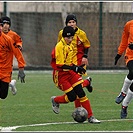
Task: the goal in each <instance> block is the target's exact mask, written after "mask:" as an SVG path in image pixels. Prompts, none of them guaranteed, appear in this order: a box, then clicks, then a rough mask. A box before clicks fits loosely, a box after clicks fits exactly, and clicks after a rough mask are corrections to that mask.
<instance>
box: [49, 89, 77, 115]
mask: <svg viewBox="0 0 133 133" xmlns="http://www.w3.org/2000/svg"><path fill="white" fill-rule="evenodd" d="M76 98H77V95H76V93H75V92H74V90H71V91H69V92H67V93H66V94H64V95H62V96H52V97H51V100H52V109H53V111H54V113H56V114H59V112H60V110H59V105H60V104H66V103H69V102H74V101H75V100H76Z"/></svg>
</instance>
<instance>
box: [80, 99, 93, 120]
mask: <svg viewBox="0 0 133 133" xmlns="http://www.w3.org/2000/svg"><path fill="white" fill-rule="evenodd" d="M81 105H82V107H84V108H85V109H86V110H87V111H88V118H90V116H92V115H93V113H92V109H91V105H90V101H89V100H86V101H83V102H81Z"/></svg>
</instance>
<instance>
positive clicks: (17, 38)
mask: <svg viewBox="0 0 133 133" xmlns="http://www.w3.org/2000/svg"><path fill="white" fill-rule="evenodd" d="M6 35H8V36H10V37H11V38H12V39H13V40H14V41H15V44H16V45H17V46H20V47H21V48H22V39H21V37H20V36H19V35H18V34H17V33H16V32H14V31H12V30H9V32H8V33H7V34H6Z"/></svg>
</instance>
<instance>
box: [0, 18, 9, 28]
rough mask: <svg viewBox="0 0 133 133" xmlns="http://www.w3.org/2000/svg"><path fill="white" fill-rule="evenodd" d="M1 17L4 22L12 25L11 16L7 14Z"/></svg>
mask: <svg viewBox="0 0 133 133" xmlns="http://www.w3.org/2000/svg"><path fill="white" fill-rule="evenodd" d="M1 19H2V22H3V24H4V23H8V24H9V25H10V26H11V20H10V18H9V17H7V16H5V17H2V18H1Z"/></svg>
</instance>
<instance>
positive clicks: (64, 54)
mask: <svg viewBox="0 0 133 133" xmlns="http://www.w3.org/2000/svg"><path fill="white" fill-rule="evenodd" d="M74 34H75V31H74V29H73V28H72V27H71V26H66V27H64V29H63V32H62V38H61V40H60V41H59V42H58V43H57V45H56V46H55V48H54V50H53V51H52V60H51V66H52V68H53V81H54V83H55V84H56V86H57V87H58V88H59V89H60V90H61V91H63V92H64V93H65V94H64V95H61V96H52V97H51V100H52V109H53V111H54V113H56V114H59V105H60V104H66V103H69V102H73V101H75V100H76V99H77V97H78V98H79V102H80V104H81V106H82V107H84V108H85V109H86V110H87V111H88V122H89V123H100V121H99V120H97V119H96V118H95V117H94V116H93V112H92V109H91V105H90V102H89V100H88V98H87V96H86V94H85V92H84V90H83V88H82V82H83V79H82V77H81V76H80V75H79V74H78V73H80V74H84V73H85V72H86V70H85V69H84V68H83V67H82V66H79V65H75V64H73V61H72V60H73V54H74V52H73V48H74V47H73V45H72V44H71V42H72V40H73V36H74Z"/></svg>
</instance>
